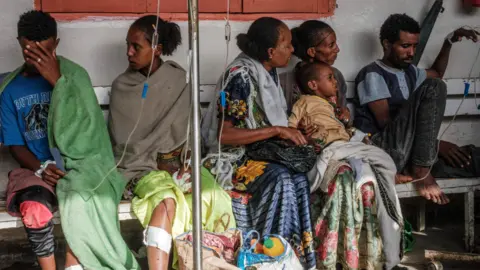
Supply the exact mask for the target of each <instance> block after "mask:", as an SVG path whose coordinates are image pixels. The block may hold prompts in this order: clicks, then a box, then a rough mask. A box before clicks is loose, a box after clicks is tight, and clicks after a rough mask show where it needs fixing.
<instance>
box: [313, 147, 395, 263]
mask: <svg viewBox="0 0 480 270" xmlns="http://www.w3.org/2000/svg"><path fill="white" fill-rule="evenodd" d="M338 161H348V162H349V163H350V164H351V165H352V166H351V167H353V168H354V171H355V173H356V177H355V181H357V187H360V186H361V185H362V184H364V183H366V182H372V183H373V184H374V186H375V198H376V200H375V201H376V207H377V217H378V222H379V226H380V232H381V236H382V242H383V252H384V255H385V260H386V266H387V269H391V268H393V267H394V266H395V265H397V264H398V263H400V261H401V258H402V256H403V246H402V243H403V241H402V236H403V216H402V212H401V209H400V202H399V200H398V196H397V193H396V190H395V174H396V172H397V170H396V166H395V163H394V162H393V160H392V158H391V157H390V156H389V155H388V154H387V153H386V152H385V151H383V150H382V149H380V148H378V147H376V146H373V145H366V144H364V143H362V142H340V141H337V142H334V143H332V144H331V145H330V146H328V147H327V148H325V149H324V150H323V151H322V154H321V155H319V156H318V158H317V163H316V165H315V166H314V168H313V169H312V170H311V171H310V172H308V174H307V175H308V179H309V181H310V187H311V192H314V191H316V190H318V189H321V190H322V191H323V192H327V190H328V184H329V183H330V181H332V180H333V179H334V177H335V174H334V173H331V172H332V171H333V170H331V169H330V167H337V166H338V165H339V162H338Z"/></svg>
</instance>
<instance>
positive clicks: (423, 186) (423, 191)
mask: <svg viewBox="0 0 480 270" xmlns="http://www.w3.org/2000/svg"><path fill="white" fill-rule="evenodd" d="M428 170H429V168H428V167H419V166H413V175H414V176H415V179H421V178H423V177H425V175H427V173H428ZM415 186H416V188H417V190H418V193H419V194H420V195H422V196H423V197H425V199H427V200H431V201H432V202H434V203H437V204H447V203H449V202H450V200H449V199H448V197H447V195H445V193H443V191H442V190H441V189H440V187H439V186H438V184H437V181H435V178H433V176H432V175H431V174H430V173H428V176H427V177H426V178H425V179H424V180H422V181H418V182H416V183H415Z"/></svg>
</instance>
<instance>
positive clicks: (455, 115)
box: [403, 25, 480, 184]
mask: <svg viewBox="0 0 480 270" xmlns="http://www.w3.org/2000/svg"><path fill="white" fill-rule="evenodd" d="M463 27H464V28H470V29H471V30H476V29H479V27H471V26H468V25H465V26H463ZM479 56H480V48H479V49H478V52H477V55H476V57H475V61H474V62H473V65H472V67H471V68H470V71H469V73H468V79H467V80H468V82H465V90H464V94H463V97H462V101H461V102H460V104H459V105H458V108H457V110H456V111H455V114H454V115H453V118H452V120H450V122H449V123H448V125H447V127H446V128H445V129H444V130H443V132H442V134H441V135H440V138H439V139H438V144H437V153H436V154H435V156H438V153H439V152H440V142H441V141H442V138H443V135H445V133H446V132H447V130H448V129H449V128H450V126H451V125H452V124H453V122H454V121H455V118H456V117H457V115H458V112H459V111H460V108H461V107H462V105H463V102H464V101H465V98H466V97H467V95H468V90H469V88H470V82H469V81H470V80H471V79H472V78H473V77H472V72H473V69H474V68H475V65H476V63H477V61H478V57H479ZM479 75H480V74H479ZM479 77H480V76H479ZM473 85H474V86H473V91H474V98H475V106H477V108H478V103H477V80H476V79H475V78H474V82H473ZM432 168H433V165H431V166H430V167H429V169H428V172H427V174H426V175H425V176H423V177H422V178H418V179H414V180H412V181H410V182H406V183H403V184H409V183H415V182H419V181H423V180H425V179H426V178H427V177H428V176H429V175H430V173H431V172H432Z"/></svg>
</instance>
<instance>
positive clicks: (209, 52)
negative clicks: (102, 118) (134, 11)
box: [0, 0, 480, 145]
mask: <svg viewBox="0 0 480 270" xmlns="http://www.w3.org/2000/svg"><path fill="white" fill-rule="evenodd" d="M219 2H221V1H219ZM433 2H434V0H337V3H338V8H337V9H336V11H335V15H334V16H332V17H329V18H326V19H324V20H325V21H327V22H328V23H329V24H330V25H332V27H333V28H334V29H335V30H336V33H337V37H338V43H339V46H340V50H341V51H340V54H339V57H338V59H337V62H336V63H335V66H336V67H337V68H339V69H340V70H341V71H342V72H343V74H344V76H345V78H346V79H347V80H348V81H353V80H354V78H355V75H356V73H357V72H358V70H359V69H360V68H361V67H363V66H364V65H366V64H368V63H369V62H371V61H373V60H375V59H376V58H379V57H381V55H382V51H381V47H380V43H379V41H378V32H379V28H380V26H381V24H382V22H383V21H384V20H385V19H386V17H387V16H388V15H389V14H391V13H407V14H409V15H410V16H412V17H414V18H415V19H417V20H419V21H422V20H423V18H424V17H425V15H426V13H427V12H428V10H429V8H430V6H431V5H432V4H433ZM222 3H223V2H222ZM459 3H460V0H447V1H444V7H445V12H444V13H443V14H440V16H439V18H438V20H437V23H436V26H435V28H434V30H433V32H432V35H431V37H430V40H429V43H428V45H427V49H426V51H425V53H424V56H423V58H422V62H421V63H420V66H421V67H428V66H429V65H430V64H431V63H432V62H433V60H434V59H435V57H436V56H437V54H438V51H439V50H440V46H441V44H442V42H443V39H444V38H445V36H446V35H447V34H448V33H449V32H451V31H452V30H454V29H456V28H458V27H461V26H463V25H471V26H477V27H479V26H480V8H478V9H477V10H476V12H474V13H473V14H469V15H467V14H463V13H462V12H461V11H460V9H459ZM32 7H33V0H0V73H2V72H7V71H11V70H12V69H14V68H15V67H17V66H18V65H20V64H21V63H22V57H21V54H20V50H19V47H18V45H17V41H16V38H15V37H16V23H17V20H18V17H19V15H20V14H21V13H22V12H24V11H26V10H29V9H31V8H32ZM132 21H133V18H130V19H128V18H120V19H118V18H117V19H112V18H89V19H86V20H82V21H74V22H60V23H59V32H60V33H59V37H60V39H61V42H60V46H59V49H58V52H59V54H62V55H64V56H66V57H68V58H70V59H72V60H74V61H76V62H78V63H79V64H81V65H83V66H84V67H85V68H86V69H87V70H88V72H89V73H90V76H91V77H92V81H93V84H94V85H95V86H107V85H110V84H111V82H112V81H113V79H114V78H115V77H116V76H117V75H118V74H119V73H121V72H123V70H124V69H125V68H126V67H127V60H126V57H125V52H126V46H125V35H126V33H127V29H128V27H129V25H130V24H131V23H132ZM178 23H179V25H180V26H181V30H182V36H183V38H184V42H183V45H182V46H180V47H179V48H178V50H177V52H176V53H175V55H174V56H173V57H172V58H173V59H174V60H175V61H177V62H179V63H180V64H181V65H183V66H184V67H185V66H186V51H187V47H188V36H187V23H186V22H184V21H183V22H178ZM250 23H251V22H232V37H235V36H236V35H237V34H238V33H241V32H244V31H246V29H247V28H248V26H249V24H250ZM286 23H287V24H288V25H289V26H291V27H293V26H296V25H299V24H300V23H301V22H300V21H286ZM223 27H224V22H223V21H201V23H200V35H201V36H200V50H201V52H200V57H201V59H200V75H201V80H200V82H201V84H215V82H216V80H217V78H218V77H219V75H220V74H221V72H222V69H223V67H224V62H225V59H224V58H225V41H224V37H223V36H224V30H223ZM479 47H480V43H478V44H474V43H472V42H470V41H467V42H462V43H457V44H455V45H454V48H453V49H452V52H451V57H450V64H449V67H448V69H447V73H446V76H445V77H446V78H457V79H461V78H465V77H467V76H468V73H469V70H470V67H471V66H472V64H473V62H474V58H475V56H476V53H477V50H478V49H479ZM230 51H231V54H230V59H233V58H234V57H235V56H236V55H237V54H238V52H239V51H238V49H237V47H236V45H235V39H234V38H233V39H232V43H231V44H230ZM479 73H480V61H479V63H477V66H476V67H475V69H474V74H476V76H478V74H479ZM457 81H458V82H459V83H458V84H459V86H458V87H463V86H462V85H461V80H457ZM479 88H480V87H479ZM479 90H480V89H479ZM479 128H480V121H478V120H472V119H469V120H464V121H460V122H457V123H456V124H455V125H454V126H453V127H452V129H451V130H450V131H449V132H448V133H447V134H446V136H447V138H448V139H450V140H452V141H455V142H457V143H459V144H466V143H476V144H477V145H480V138H478V137H477V136H475V134H476V132H475V131H476V130H479ZM457 131H459V132H457Z"/></svg>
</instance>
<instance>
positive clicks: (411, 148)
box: [354, 14, 478, 204]
mask: <svg viewBox="0 0 480 270" xmlns="http://www.w3.org/2000/svg"><path fill="white" fill-rule="evenodd" d="M419 33H420V26H419V24H418V22H416V21H415V20H414V19H412V18H411V17H409V16H407V15H405V14H393V15H390V16H389V17H388V18H387V20H386V21H385V22H384V24H383V25H382V27H381V30H380V42H381V44H382V47H383V51H384V56H383V58H382V59H380V60H377V61H375V62H373V63H371V64H369V65H367V66H366V67H364V68H363V69H362V70H361V71H360V72H359V74H358V75H357V77H356V79H355V85H356V95H355V99H354V103H355V106H356V109H355V110H356V113H355V120H354V125H355V127H357V128H358V129H360V130H362V131H364V132H368V133H371V134H372V142H373V143H374V144H375V145H377V146H379V147H381V148H382V149H384V150H385V151H386V152H387V153H389V154H390V155H391V156H392V158H393V160H394V161H395V163H396V165H397V169H398V171H399V173H402V174H399V175H397V179H396V180H397V183H403V182H408V181H412V180H413V179H415V180H419V181H418V182H416V185H417V189H418V191H419V193H420V194H421V195H422V196H424V197H425V198H427V199H428V200H432V201H433V202H435V203H438V204H446V203H448V202H449V200H448V198H447V196H446V195H445V194H444V193H443V192H442V191H441V189H440V187H439V186H438V184H437V183H436V181H435V178H434V177H433V176H432V175H431V173H430V172H431V171H430V168H431V167H432V166H433V165H434V164H435V162H436V161H437V145H438V140H437V137H438V133H439V130H440V125H441V123H442V119H443V114H444V111H445V104H446V97H447V88H446V85H445V83H444V82H443V81H442V80H441V78H442V77H443V75H444V73H445V70H446V68H447V65H448V58H449V55H450V49H451V47H452V44H453V43H455V42H457V41H460V40H461V39H462V38H464V37H465V38H467V39H471V40H473V41H475V42H476V41H477V35H476V34H478V33H476V32H475V31H473V30H466V29H463V28H460V29H458V30H456V31H454V32H453V33H451V34H450V35H449V36H447V38H446V39H445V42H444V43H443V47H442V49H441V51H440V53H439V54H438V56H437V58H436V59H435V62H434V63H433V65H432V67H431V68H429V69H420V68H418V67H416V66H415V65H413V64H412V63H411V62H412V60H413V56H414V55H415V49H416V46H417V45H418V41H419ZM439 145H440V148H439V151H438V156H439V157H440V158H442V159H444V160H445V161H447V162H448V163H449V164H450V165H454V166H459V167H467V166H469V165H470V164H471V154H470V153H468V151H466V150H465V149H463V148H460V147H458V146H456V145H455V144H452V143H449V142H445V141H441V142H440V144H439ZM420 179H421V180H420Z"/></svg>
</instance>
